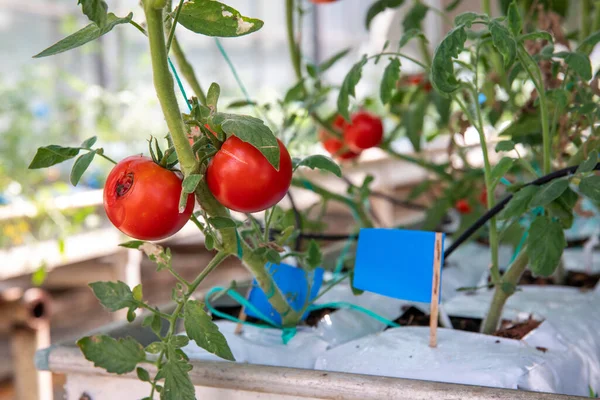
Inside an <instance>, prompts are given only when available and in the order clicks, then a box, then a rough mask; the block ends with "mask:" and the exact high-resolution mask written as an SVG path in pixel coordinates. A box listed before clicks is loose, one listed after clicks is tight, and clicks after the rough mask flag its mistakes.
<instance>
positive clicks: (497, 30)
mask: <svg viewBox="0 0 600 400" xmlns="http://www.w3.org/2000/svg"><path fill="white" fill-rule="evenodd" d="M490 33H491V34H492V42H493V43H494V47H495V48H496V49H497V50H498V51H499V52H500V54H502V57H503V58H504V67H505V68H506V69H508V68H510V67H511V66H512V65H513V64H514V62H515V58H516V57H517V43H516V42H515V39H513V38H512V37H511V36H510V32H509V31H508V29H506V27H504V26H503V25H501V24H500V23H499V22H497V21H492V23H490Z"/></svg>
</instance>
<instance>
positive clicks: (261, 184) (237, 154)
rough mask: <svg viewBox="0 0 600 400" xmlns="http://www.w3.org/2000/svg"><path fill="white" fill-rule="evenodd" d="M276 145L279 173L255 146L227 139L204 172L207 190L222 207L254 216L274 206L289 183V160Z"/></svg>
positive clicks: (288, 156) (280, 146)
mask: <svg viewBox="0 0 600 400" xmlns="http://www.w3.org/2000/svg"><path fill="white" fill-rule="evenodd" d="M277 143H278V145H279V170H276V169H275V168H274V167H273V166H272V165H271V164H269V162H268V161H267V159H266V158H265V157H264V156H263V155H262V154H261V153H260V151H258V150H257V149H256V148H255V147H254V146H252V145H251V144H249V143H246V142H243V141H242V140H240V139H238V138H237V137H235V136H231V137H230V138H228V139H227V140H226V141H225V143H223V146H222V147H221V149H220V150H219V151H218V152H217V153H216V154H215V156H214V157H213V159H212V160H211V161H210V163H209V164H208V168H207V170H206V181H207V183H208V187H209V188H210V191H211V192H212V194H213V195H214V196H215V197H216V199H217V200H218V201H219V202H220V203H221V204H223V205H224V206H225V207H227V208H229V209H231V210H235V211H240V212H247V213H253V212H258V211H263V210H266V209H267V208H270V207H272V206H274V205H275V204H277V203H278V202H279V201H280V200H281V199H282V198H283V197H284V196H285V194H286V193H287V191H288V189H289V187H290V183H291V181H292V159H291V157H290V154H289V153H288V151H287V149H286V148H285V146H284V145H283V143H282V142H281V140H279V139H277Z"/></svg>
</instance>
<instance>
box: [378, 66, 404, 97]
mask: <svg viewBox="0 0 600 400" xmlns="http://www.w3.org/2000/svg"><path fill="white" fill-rule="evenodd" d="M398 79H400V59H399V58H392V59H391V60H390V63H389V64H388V66H387V67H385V71H383V78H382V79H381V86H380V89H379V96H380V98H381V102H382V103H383V104H387V103H389V102H390V100H391V99H392V95H393V94H394V91H395V89H396V83H397V82H398Z"/></svg>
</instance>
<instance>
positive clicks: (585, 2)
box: [579, 0, 595, 42]
mask: <svg viewBox="0 0 600 400" xmlns="http://www.w3.org/2000/svg"><path fill="white" fill-rule="evenodd" d="M580 2H581V10H580V13H579V16H580V18H581V21H580V23H579V41H580V42H581V41H583V39H585V38H586V37H588V36H589V35H590V33H591V28H592V24H591V23H590V15H592V0H580ZM594 23H595V21H594Z"/></svg>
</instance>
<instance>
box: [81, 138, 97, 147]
mask: <svg viewBox="0 0 600 400" xmlns="http://www.w3.org/2000/svg"><path fill="white" fill-rule="evenodd" d="M97 140H98V137H96V136H92V137H91V138H88V139H86V140H84V141H83V143H81V147H85V148H86V149H91V148H92V146H93V145H95V144H96V141H97Z"/></svg>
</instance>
